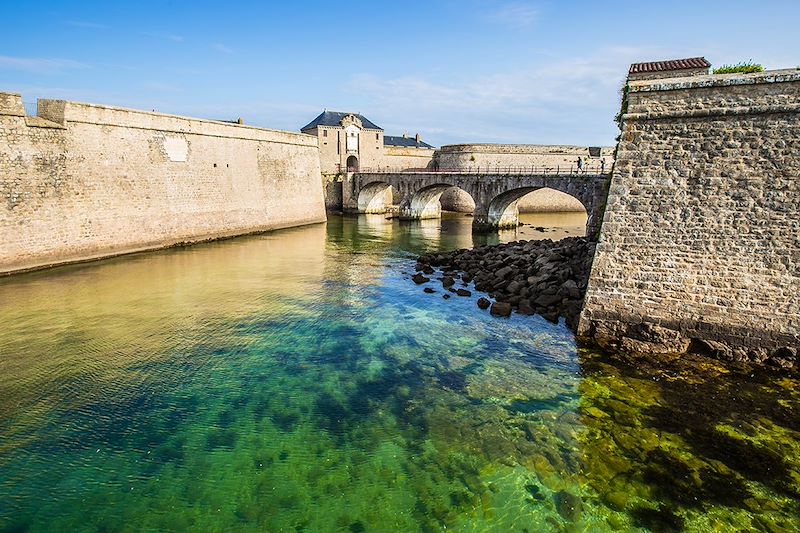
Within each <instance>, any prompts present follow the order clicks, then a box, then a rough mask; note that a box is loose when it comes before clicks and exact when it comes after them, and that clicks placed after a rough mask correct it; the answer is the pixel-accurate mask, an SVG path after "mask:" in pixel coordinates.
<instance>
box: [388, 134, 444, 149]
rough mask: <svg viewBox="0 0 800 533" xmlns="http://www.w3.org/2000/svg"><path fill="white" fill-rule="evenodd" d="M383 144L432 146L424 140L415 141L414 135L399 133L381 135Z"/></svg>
mask: <svg viewBox="0 0 800 533" xmlns="http://www.w3.org/2000/svg"><path fill="white" fill-rule="evenodd" d="M383 145H384V146H408V147H413V148H433V146H431V145H430V144H428V143H426V142H422V141H420V142H417V140H416V138H414V137H402V136H400V135H384V136H383Z"/></svg>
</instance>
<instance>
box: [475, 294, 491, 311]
mask: <svg viewBox="0 0 800 533" xmlns="http://www.w3.org/2000/svg"><path fill="white" fill-rule="evenodd" d="M490 305H492V302H491V301H489V299H488V298H484V297H483V296H481V297H480V298H478V307H480V308H481V309H489V306H490Z"/></svg>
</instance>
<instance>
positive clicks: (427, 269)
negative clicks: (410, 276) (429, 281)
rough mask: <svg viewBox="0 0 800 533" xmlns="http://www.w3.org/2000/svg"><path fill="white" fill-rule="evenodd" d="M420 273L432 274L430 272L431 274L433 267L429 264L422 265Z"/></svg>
mask: <svg viewBox="0 0 800 533" xmlns="http://www.w3.org/2000/svg"><path fill="white" fill-rule="evenodd" d="M422 273H423V274H427V275H429V276H430V275H432V274H433V267H432V266H430V265H425V266H423V267H422Z"/></svg>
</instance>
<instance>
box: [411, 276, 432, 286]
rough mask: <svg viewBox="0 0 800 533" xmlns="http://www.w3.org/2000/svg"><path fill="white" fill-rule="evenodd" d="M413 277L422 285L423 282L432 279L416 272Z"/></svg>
mask: <svg viewBox="0 0 800 533" xmlns="http://www.w3.org/2000/svg"><path fill="white" fill-rule="evenodd" d="M411 279H412V280H413V281H414V283H416V284H417V285H422V284H423V283H428V282H429V281H430V280H431V278H426V277H425V276H423V275H422V274H414V275H413V276H411Z"/></svg>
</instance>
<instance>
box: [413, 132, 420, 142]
mask: <svg viewBox="0 0 800 533" xmlns="http://www.w3.org/2000/svg"><path fill="white" fill-rule="evenodd" d="M414 138H415V139H416V140H417V144H419V133H417V135H416V136H415V137H414Z"/></svg>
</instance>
